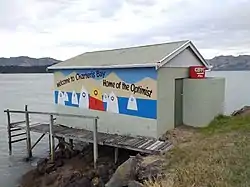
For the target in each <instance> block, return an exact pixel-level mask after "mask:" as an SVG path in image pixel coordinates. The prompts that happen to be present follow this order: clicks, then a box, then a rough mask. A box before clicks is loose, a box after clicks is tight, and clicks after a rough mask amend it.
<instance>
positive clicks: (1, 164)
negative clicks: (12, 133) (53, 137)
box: [0, 74, 53, 187]
mask: <svg viewBox="0 0 250 187" xmlns="http://www.w3.org/2000/svg"><path fill="white" fill-rule="evenodd" d="M52 79H53V75H51V74H0V96H1V97H0V98H1V100H0V173H1V175H0V182H1V186H6V187H11V186H15V185H16V184H17V182H18V179H19V178H20V176H21V175H22V174H23V173H25V171H27V170H28V169H30V168H31V165H32V163H25V162H24V161H23V159H24V158H25V156H26V144H25V142H19V143H16V144H14V147H13V156H9V154H8V144H7V141H8V135H7V126H6V114H5V113H4V112H3V111H4V109H7V108H10V109H20V110H23V109H24V105H25V104H27V105H28V108H29V109H31V110H39V111H53V94H52V86H53V85H52V84H53V81H52ZM33 118H37V117H33ZM12 119H13V121H16V120H20V119H24V116H23V115H14V116H13V118H12ZM37 138H38V135H37V134H32V140H33V143H34V141H36V139H37ZM46 138H48V137H46ZM47 144H48V143H47V141H46V139H44V140H43V141H42V142H41V143H39V144H38V146H37V147H36V148H35V149H34V151H33V153H34V154H33V155H34V157H35V158H36V157H37V158H38V157H42V156H44V155H46V154H47V150H48V145H47ZM34 162H35V160H34Z"/></svg>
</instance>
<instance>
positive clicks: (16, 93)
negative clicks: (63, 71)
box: [0, 71, 250, 187]
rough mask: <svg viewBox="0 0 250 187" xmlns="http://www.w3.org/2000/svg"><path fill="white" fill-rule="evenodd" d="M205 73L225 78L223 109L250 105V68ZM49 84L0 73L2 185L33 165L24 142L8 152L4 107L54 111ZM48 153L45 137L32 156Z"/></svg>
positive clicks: (49, 78) (40, 77) (41, 77)
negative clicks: (9, 153) (26, 106)
mask: <svg viewBox="0 0 250 187" xmlns="http://www.w3.org/2000/svg"><path fill="white" fill-rule="evenodd" d="M208 76H222V77H226V102H225V112H226V113H227V114H228V113H231V112H232V111H233V110H235V109H237V108H240V107H242V106H244V105H247V104H248V105H250V86H249V85H248V80H250V71H245V72H243V71H240V72H209V73H208ZM52 86H53V75H52V74H0V99H1V100H0V173H1V175H0V182H1V186H4V187H5V186H6V187H12V186H15V185H16V184H17V182H18V179H19V177H20V176H21V175H22V174H24V173H25V172H26V171H27V170H28V169H30V168H31V167H32V166H31V165H32V163H25V162H24V161H23V159H24V157H25V156H26V146H25V142H20V143H17V144H15V145H14V147H13V156H9V155H8V144H7V127H6V115H5V114H4V112H3V111H4V109H7V108H11V109H21V110H22V109H23V108H24V105H25V104H27V105H28V107H29V109H31V110H38V111H53V110H54V108H53V93H52ZM20 118H21V119H23V116H13V119H14V120H18V119H20ZM44 120H47V119H44ZM32 137H33V138H32V139H33V141H35V140H36V138H38V135H37V134H32ZM46 138H47V137H46ZM33 143H34V142H33ZM47 152H48V141H47V140H46V139H44V140H43V141H42V142H41V143H39V144H38V146H37V147H36V148H35V149H34V150H33V155H34V157H36V158H39V157H43V156H45V155H47ZM35 161H36V160H34V162H35Z"/></svg>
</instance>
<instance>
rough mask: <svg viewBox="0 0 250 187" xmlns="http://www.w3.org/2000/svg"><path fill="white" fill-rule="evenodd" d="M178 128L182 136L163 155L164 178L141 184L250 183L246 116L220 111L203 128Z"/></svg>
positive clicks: (212, 186)
mask: <svg viewBox="0 0 250 187" xmlns="http://www.w3.org/2000/svg"><path fill="white" fill-rule="evenodd" d="M174 131H176V130H174ZM177 131H178V130H177ZM180 131H182V132H181V134H182V136H184V138H183V137H181V138H182V139H181V141H176V142H177V143H176V145H175V148H174V149H173V150H172V151H170V152H169V153H168V154H167V155H166V156H165V160H166V162H165V166H164V168H165V173H166V178H165V179H164V180H158V181H157V182H152V181H148V182H147V183H145V187H249V186H250V117H249V116H235V117H230V116H222V115H221V116H218V117H216V118H215V119H214V120H213V121H212V122H211V123H210V125H209V126H208V127H206V128H202V129H195V130H191V129H185V128H184V129H181V130H180ZM190 132H191V135H190ZM186 134H187V138H185V135H186ZM176 138H177V139H178V136H177V137H176Z"/></svg>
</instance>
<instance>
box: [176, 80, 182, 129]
mask: <svg viewBox="0 0 250 187" xmlns="http://www.w3.org/2000/svg"><path fill="white" fill-rule="evenodd" d="M182 95H183V79H175V106H174V119H175V127H177V126H179V125H182V124H183V107H182V105H183V102H182Z"/></svg>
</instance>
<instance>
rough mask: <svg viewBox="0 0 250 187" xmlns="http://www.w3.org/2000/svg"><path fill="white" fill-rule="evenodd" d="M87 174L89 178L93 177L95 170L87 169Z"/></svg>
mask: <svg viewBox="0 0 250 187" xmlns="http://www.w3.org/2000/svg"><path fill="white" fill-rule="evenodd" d="M87 176H88V178H89V179H93V178H94V177H95V171H93V170H90V171H88V173H87Z"/></svg>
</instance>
